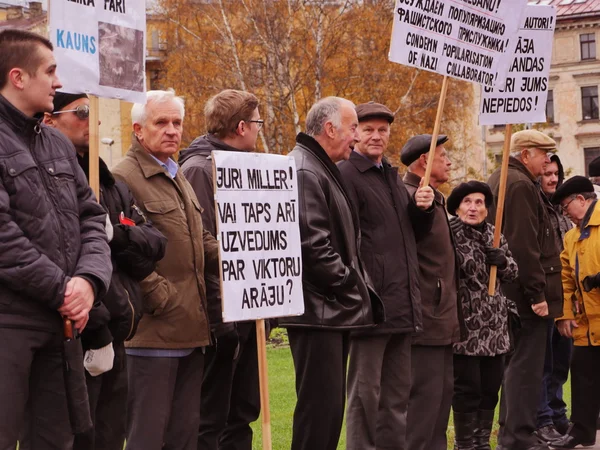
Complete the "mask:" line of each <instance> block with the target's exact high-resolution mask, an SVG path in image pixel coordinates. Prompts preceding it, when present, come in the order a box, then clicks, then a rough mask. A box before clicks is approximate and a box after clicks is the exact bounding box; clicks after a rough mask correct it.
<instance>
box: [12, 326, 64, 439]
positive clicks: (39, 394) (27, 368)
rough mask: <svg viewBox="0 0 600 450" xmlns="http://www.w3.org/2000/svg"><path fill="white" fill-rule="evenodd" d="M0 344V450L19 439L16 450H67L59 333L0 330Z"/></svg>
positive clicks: (60, 336) (61, 340) (61, 347)
mask: <svg viewBox="0 0 600 450" xmlns="http://www.w3.org/2000/svg"><path fill="white" fill-rule="evenodd" d="M0 342H1V343H2V345H0V450H14V449H15V448H16V446H17V439H19V435H20V434H21V436H20V439H21V442H20V444H19V447H20V449H21V450H23V449H25V450H27V449H33V450H70V449H71V446H72V445H73V434H72V433H71V424H70V422H69V412H68V409H67V400H66V394H65V379H64V375H63V365H64V362H63V356H62V351H63V337H62V333H60V331H58V330H57V332H56V333H51V332H47V331H35V330H25V329H16V328H0ZM25 416H27V420H26V421H25Z"/></svg>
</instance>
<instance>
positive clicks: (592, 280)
mask: <svg viewBox="0 0 600 450" xmlns="http://www.w3.org/2000/svg"><path fill="white" fill-rule="evenodd" d="M581 285H582V286H583V290H584V291H585V292H590V291H591V290H592V289H594V288H597V287H600V273H597V274H596V275H588V276H587V277H585V278H584V279H583V281H582V282H581Z"/></svg>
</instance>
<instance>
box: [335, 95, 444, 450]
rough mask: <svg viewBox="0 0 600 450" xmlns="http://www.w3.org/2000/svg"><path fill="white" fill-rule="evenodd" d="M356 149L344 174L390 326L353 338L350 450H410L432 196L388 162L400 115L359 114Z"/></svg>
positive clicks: (364, 109) (365, 107) (371, 107)
mask: <svg viewBox="0 0 600 450" xmlns="http://www.w3.org/2000/svg"><path fill="white" fill-rule="evenodd" d="M356 113H357V116H358V135H359V137H360V142H357V143H356V145H355V147H354V151H353V152H352V153H351V154H350V159H349V160H347V161H342V162H341V163H340V164H339V165H338V167H339V168H340V172H341V173H342V176H343V177H344V181H345V182H346V184H347V186H348V188H349V191H350V194H351V197H352V198H353V200H354V204H355V206H356V208H357V210H358V215H359V218H360V228H361V236H362V239H361V255H362V257H363V260H364V264H365V267H366V269H367V272H368V273H369V275H370V277H371V279H372V280H373V284H374V286H375V288H376V290H377V293H378V294H379V296H380V297H381V299H382V300H383V302H384V306H385V311H386V321H385V322H384V323H381V324H379V325H377V327H375V328H373V329H370V330H368V331H364V332H358V333H354V334H353V335H352V339H351V343H350V366H349V369H348V409H347V412H346V415H347V427H346V430H347V439H346V444H347V448H348V450H371V449H372V450H375V449H382V448H393V449H396V450H404V449H406V448H408V447H406V446H405V438H406V412H407V408H408V396H409V393H410V366H411V359H410V344H411V333H413V332H417V333H418V332H421V331H423V324H422V320H421V296H420V292H419V270H418V261H417V244H416V241H415V235H418V234H419V233H427V231H428V230H429V229H430V228H431V222H432V219H433V214H432V211H431V210H430V208H431V204H432V202H433V190H432V189H431V188H430V187H429V186H426V187H424V188H419V189H417V192H416V193H415V195H414V196H410V195H409V193H408V191H407V190H406V187H405V185H404V183H403V182H402V180H400V179H399V177H398V168H397V167H392V166H391V165H390V163H389V162H388V160H387V159H386V158H385V156H384V152H385V151H386V149H387V146H388V142H389V138H390V124H391V123H392V122H393V121H394V115H393V113H392V112H391V111H390V110H389V109H388V108H387V107H386V106H384V105H382V104H379V103H374V102H369V103H363V104H361V105H358V106H357V107H356Z"/></svg>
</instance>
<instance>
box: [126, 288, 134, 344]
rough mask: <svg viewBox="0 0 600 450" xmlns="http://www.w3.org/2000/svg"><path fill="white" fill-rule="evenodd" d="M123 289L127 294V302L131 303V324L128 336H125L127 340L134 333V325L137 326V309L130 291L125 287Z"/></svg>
mask: <svg viewBox="0 0 600 450" xmlns="http://www.w3.org/2000/svg"><path fill="white" fill-rule="evenodd" d="M123 290H124V291H125V293H126V294H127V303H128V304H129V308H131V326H130V327H129V333H127V337H126V338H125V340H126V341H127V340H128V339H131V337H132V336H131V335H132V334H133V327H134V326H135V309H134V307H133V304H132V303H131V297H130V296H129V291H128V290H127V289H125V288H123Z"/></svg>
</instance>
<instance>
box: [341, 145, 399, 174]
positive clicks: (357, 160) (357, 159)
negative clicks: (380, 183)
mask: <svg viewBox="0 0 600 450" xmlns="http://www.w3.org/2000/svg"><path fill="white" fill-rule="evenodd" d="M348 161H350V162H351V163H352V164H354V167H356V169H357V170H358V171H359V172H361V173H364V172H366V171H368V170H371V169H376V170H378V171H379V167H377V166H376V165H375V163H374V162H373V161H371V160H370V159H368V158H366V157H364V156H362V155H361V154H360V153H358V152H357V151H356V150H354V151H352V153H350V159H349V160H348ZM381 164H382V165H383V166H384V167H385V168H386V169H392V165H391V164H390V163H389V162H388V160H387V159H386V157H385V156H384V157H383V159H382V160H381Z"/></svg>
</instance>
